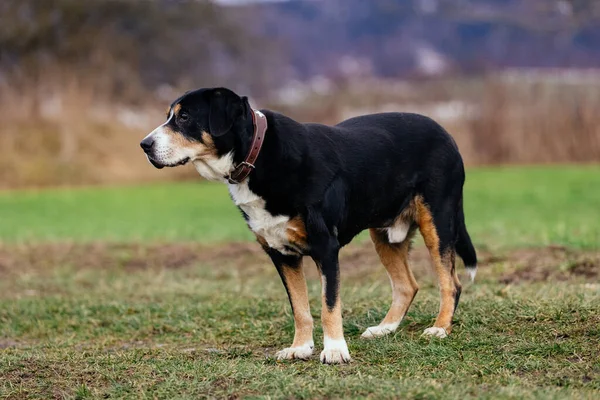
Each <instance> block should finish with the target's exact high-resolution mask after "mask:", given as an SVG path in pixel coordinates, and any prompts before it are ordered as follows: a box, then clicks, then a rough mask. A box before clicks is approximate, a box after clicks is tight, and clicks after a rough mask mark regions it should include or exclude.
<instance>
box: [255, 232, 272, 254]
mask: <svg viewBox="0 0 600 400" xmlns="http://www.w3.org/2000/svg"><path fill="white" fill-rule="evenodd" d="M254 235H255V236H256V240H257V241H258V243H259V244H260V245H261V246H262V248H263V249H265V250H266V249H268V248H269V243H267V241H266V240H265V238H264V237H262V236H260V235H257V234H256V233H255V234H254Z"/></svg>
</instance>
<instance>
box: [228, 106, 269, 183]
mask: <svg viewBox="0 0 600 400" xmlns="http://www.w3.org/2000/svg"><path fill="white" fill-rule="evenodd" d="M251 111H252V125H253V126H254V133H253V134H252V145H251V147H250V151H249V152H248V155H247V156H246V159H245V160H244V161H242V162H241V163H240V164H238V165H237V166H236V167H235V168H234V169H233V171H231V173H230V174H229V176H228V177H227V180H228V181H229V183H231V184H234V185H235V184H238V183H241V182H243V181H244V179H246V178H247V177H248V175H250V172H252V170H253V169H254V163H255V162H256V159H257V158H258V155H259V154H260V149H261V148H262V145H263V142H264V141H265V134H266V133H267V117H265V115H264V114H263V113H261V112H260V111H257V110H251Z"/></svg>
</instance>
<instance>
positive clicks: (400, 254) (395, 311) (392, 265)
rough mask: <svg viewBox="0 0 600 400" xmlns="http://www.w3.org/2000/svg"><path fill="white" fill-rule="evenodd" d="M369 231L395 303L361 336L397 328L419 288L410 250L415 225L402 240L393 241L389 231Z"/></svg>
mask: <svg viewBox="0 0 600 400" xmlns="http://www.w3.org/2000/svg"><path fill="white" fill-rule="evenodd" d="M370 233H371V239H372V240H373V243H374V244H375V250H376V251H377V254H378V255H379V258H380V259H381V263H382V264H383V265H384V267H385V269H386V270H387V273H388V276H389V278H390V282H391V284H392V305H391V306H390V309H389V311H388V313H387V315H386V316H385V318H384V319H383V320H382V321H381V323H380V324H379V325H377V326H372V327H369V328H367V329H366V330H365V332H364V333H363V334H362V337H363V338H366V339H370V338H374V337H379V336H384V335H387V334H388V333H392V332H394V331H395V330H396V328H398V325H400V322H402V318H404V316H405V315H406V312H407V311H408V308H409V307H410V305H411V303H412V301H413V299H414V298H415V295H416V294H417V291H418V290H419V286H418V285H417V281H416V280H415V277H414V276H413V274H412V271H411V270H410V267H409V266H408V254H409V251H410V245H411V239H412V236H413V235H414V229H410V230H409V232H408V234H407V236H406V237H405V238H404V239H403V240H402V241H401V242H400V243H390V235H389V234H388V233H386V232H385V231H383V230H380V229H371V230H370Z"/></svg>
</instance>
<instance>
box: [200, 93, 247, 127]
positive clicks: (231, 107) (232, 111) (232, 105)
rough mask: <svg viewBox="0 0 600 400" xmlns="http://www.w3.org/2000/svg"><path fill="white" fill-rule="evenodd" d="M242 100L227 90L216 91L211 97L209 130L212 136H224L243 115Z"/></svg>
mask: <svg viewBox="0 0 600 400" xmlns="http://www.w3.org/2000/svg"><path fill="white" fill-rule="evenodd" d="M241 105H242V100H241V99H240V97H239V96H238V95H236V94H235V93H233V92H232V91H230V90H227V89H215V90H214V91H213V92H212V94H211V97H210V111H209V113H208V128H209V130H210V134H211V135H212V136H223V135H224V134H226V133H227V132H229V131H230V130H231V128H232V127H233V124H234V123H235V120H236V119H237V118H239V117H240V115H241V114H242V113H241V111H242V107H241Z"/></svg>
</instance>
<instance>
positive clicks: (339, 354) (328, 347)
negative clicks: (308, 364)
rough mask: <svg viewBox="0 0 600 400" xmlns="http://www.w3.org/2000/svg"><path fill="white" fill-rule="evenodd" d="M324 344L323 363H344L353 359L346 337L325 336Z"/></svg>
mask: <svg viewBox="0 0 600 400" xmlns="http://www.w3.org/2000/svg"><path fill="white" fill-rule="evenodd" d="M324 345H325V349H324V350H323V351H322V352H321V362H322V363H323V364H343V363H347V362H350V361H351V358H350V352H349V351H348V345H347V344H346V341H345V340H344V339H339V340H332V339H328V338H325V340H324Z"/></svg>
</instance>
